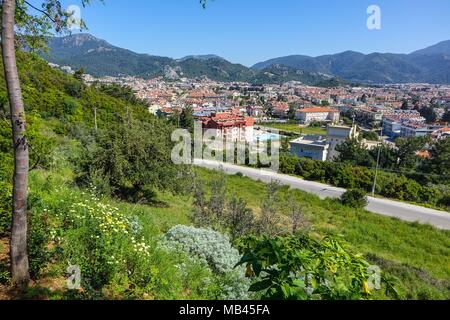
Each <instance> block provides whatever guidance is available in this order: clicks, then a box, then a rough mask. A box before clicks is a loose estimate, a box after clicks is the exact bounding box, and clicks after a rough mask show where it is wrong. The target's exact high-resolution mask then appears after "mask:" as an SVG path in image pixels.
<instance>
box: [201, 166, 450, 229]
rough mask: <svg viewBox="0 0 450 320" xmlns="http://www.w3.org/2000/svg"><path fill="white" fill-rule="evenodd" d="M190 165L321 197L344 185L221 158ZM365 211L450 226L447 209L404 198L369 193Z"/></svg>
mask: <svg viewBox="0 0 450 320" xmlns="http://www.w3.org/2000/svg"><path fill="white" fill-rule="evenodd" d="M194 165H196V166H199V167H203V168H207V169H215V170H219V169H220V170H222V171H224V172H225V173H227V174H230V175H231V174H236V173H238V172H240V173H242V174H243V175H244V176H246V177H248V178H251V179H253V180H260V181H263V182H266V183H270V182H271V181H274V180H276V181H279V182H280V183H281V184H284V185H289V186H290V187H291V188H294V189H300V190H303V191H306V192H308V193H312V194H315V195H317V196H319V197H320V198H322V199H325V198H339V197H340V196H341V195H342V194H343V193H344V192H345V189H342V188H336V187H332V186H329V185H326V184H322V183H318V182H313V181H307V180H303V179H301V178H296V177H291V176H288V175H284V174H280V173H275V172H273V171H268V170H264V169H253V168H248V167H242V166H237V165H232V164H228V163H223V162H217V161H211V160H200V159H195V160H194ZM366 209H367V210H368V211H370V212H373V213H377V214H380V215H383V216H388V217H395V218H398V219H401V220H404V221H408V222H415V221H417V222H420V223H422V224H430V225H432V226H434V227H436V228H438V229H444V230H450V213H449V212H445V211H438V210H433V209H429V208H424V207H421V206H416V205H412V204H408V203H404V202H399V201H394V200H388V199H380V198H373V197H369V204H368V206H367V208H366Z"/></svg>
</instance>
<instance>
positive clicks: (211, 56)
mask: <svg viewBox="0 0 450 320" xmlns="http://www.w3.org/2000/svg"><path fill="white" fill-rule="evenodd" d="M189 59H195V60H211V59H220V60H225V59H224V58H222V57H220V56H218V55H216V54H199V55H189V56H186V57H183V58H181V59H178V60H177V61H186V60H189Z"/></svg>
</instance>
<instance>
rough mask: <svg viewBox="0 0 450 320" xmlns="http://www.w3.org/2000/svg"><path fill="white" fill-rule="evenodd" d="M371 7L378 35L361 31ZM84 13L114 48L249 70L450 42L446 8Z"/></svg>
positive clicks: (355, 4)
mask: <svg viewBox="0 0 450 320" xmlns="http://www.w3.org/2000/svg"><path fill="white" fill-rule="evenodd" d="M36 1H37V0H36ZM63 4H64V5H65V6H68V5H70V4H79V0H63ZM372 4H375V5H378V6H380V8H381V13H382V17H381V19H382V29H381V30H372V31H370V30H368V29H367V27H366V21H367V18H368V14H367V13H366V10H367V7H368V6H369V5H372ZM81 13H82V18H83V19H84V20H85V21H86V23H87V25H88V28H89V30H88V32H89V33H92V34H93V35H95V36H97V37H99V38H102V39H105V40H107V41H108V42H110V43H111V44H113V45H116V46H120V47H123V48H127V49H130V50H133V51H136V52H139V53H149V54H154V55H162V56H169V57H173V58H181V57H183V56H186V55H190V54H209V53H215V54H218V55H220V56H222V57H224V58H226V59H228V60H230V61H232V62H236V63H242V64H244V65H248V66H249V65H253V64H254V63H256V62H260V61H262V60H266V59H270V58H275V57H279V56H285V55H290V54H306V55H312V56H317V55H322V54H330V53H337V52H341V51H345V50H354V51H360V52H363V53H371V52H394V53H409V52H412V51H414V50H417V49H422V48H424V47H426V46H429V45H433V44H435V43H437V42H440V41H443V40H449V39H450V16H449V13H450V1H449V0H214V1H211V2H210V4H209V6H208V8H207V9H206V10H203V9H202V8H201V7H200V4H199V1H198V0H105V3H104V4H101V3H96V4H94V5H92V6H89V7H87V8H82V12H81Z"/></svg>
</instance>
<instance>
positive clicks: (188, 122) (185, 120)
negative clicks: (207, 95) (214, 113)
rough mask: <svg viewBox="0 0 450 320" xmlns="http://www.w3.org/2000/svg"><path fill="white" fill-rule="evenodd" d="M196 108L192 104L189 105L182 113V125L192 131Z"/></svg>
mask: <svg viewBox="0 0 450 320" xmlns="http://www.w3.org/2000/svg"><path fill="white" fill-rule="evenodd" d="M193 113H194V110H193V108H192V106H187V107H186V108H184V109H183V111H181V114H180V127H181V128H183V129H187V130H189V131H190V132H193V131H194V116H193Z"/></svg>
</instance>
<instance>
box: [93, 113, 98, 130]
mask: <svg viewBox="0 0 450 320" xmlns="http://www.w3.org/2000/svg"><path fill="white" fill-rule="evenodd" d="M94 128H95V133H97V129H98V128H97V107H94Z"/></svg>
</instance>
